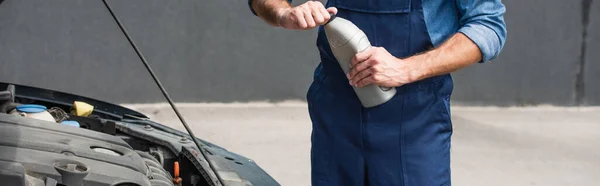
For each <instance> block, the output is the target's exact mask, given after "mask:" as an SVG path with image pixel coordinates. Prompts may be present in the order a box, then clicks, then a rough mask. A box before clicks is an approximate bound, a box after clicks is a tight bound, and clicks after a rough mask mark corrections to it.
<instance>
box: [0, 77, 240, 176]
mask: <svg viewBox="0 0 600 186" xmlns="http://www.w3.org/2000/svg"><path fill="white" fill-rule="evenodd" d="M15 91H16V90H15V86H13V85H8V86H7V88H6V90H4V91H0V183H1V185H10V186H80V185H85V186H203V185H220V183H219V182H218V181H217V180H216V179H215V178H216V175H215V174H216V173H215V172H212V171H209V169H207V166H208V160H206V159H204V158H202V157H201V156H199V153H198V151H197V150H198V149H197V148H196V147H195V146H194V144H193V143H192V140H191V139H189V136H185V135H180V133H176V132H173V131H169V130H168V129H163V128H161V127H160V126H159V125H153V122H151V121H149V120H148V119H147V118H145V117H144V116H143V115H141V114H137V113H133V111H131V112H130V113H129V114H123V113H119V112H117V111H114V110H113V111H110V110H106V109H104V110H103V109H102V108H101V107H98V108H94V103H92V104H89V103H86V101H87V100H85V99H83V101H78V100H76V99H75V100H74V101H73V103H72V104H70V105H67V104H59V103H57V102H55V101H53V100H52V99H46V100H44V99H39V98H36V99H30V98H28V97H27V96H26V95H25V96H15ZM50 97H52V95H50ZM98 105H100V104H98ZM94 109H98V110H94ZM207 145H210V144H207ZM205 152H207V153H209V154H212V153H211V152H210V151H208V150H206V151H205ZM231 160H232V161H231V162H230V163H231V165H230V164H220V165H221V166H224V167H227V166H235V164H238V165H239V166H241V165H243V163H242V162H239V161H237V160H234V159H233V158H231ZM225 173H232V172H225ZM235 178H237V179H238V180H237V181H238V182H239V183H240V185H252V184H251V183H249V182H247V181H246V180H243V179H241V178H240V176H239V175H237V174H235V173H234V174H233V176H230V178H228V179H235ZM234 181H236V180H234Z"/></svg>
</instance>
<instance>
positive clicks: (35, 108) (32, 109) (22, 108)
mask: <svg viewBox="0 0 600 186" xmlns="http://www.w3.org/2000/svg"><path fill="white" fill-rule="evenodd" d="M17 110H18V111H19V112H27V113H38V112H44V111H46V107H45V106H44V105H34V104H27V105H19V106H17Z"/></svg>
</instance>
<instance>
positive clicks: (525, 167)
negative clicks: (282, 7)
mask: <svg viewBox="0 0 600 186" xmlns="http://www.w3.org/2000/svg"><path fill="white" fill-rule="evenodd" d="M126 106H127V107H130V108H134V109H137V110H139V111H141V112H143V113H146V114H148V115H149V116H150V117H151V118H153V119H154V120H155V121H158V122H162V123H163V124H166V125H168V126H171V127H174V128H177V129H180V130H184V128H183V127H182V125H181V124H180V123H179V122H178V120H177V118H176V117H175V115H174V113H173V112H172V111H171V110H170V108H169V107H168V105H166V104H157V105H126ZM178 106H179V107H180V109H181V112H182V114H183V115H184V116H185V117H186V120H187V121H188V122H190V125H191V128H192V129H193V130H194V133H195V134H196V135H197V136H199V137H200V138H202V139H205V140H208V141H210V142H213V143H215V144H217V145H220V146H222V147H224V148H227V149H228V150H230V151H233V152H236V153H238V154H241V155H244V156H246V157H248V158H251V159H254V160H255V161H256V162H257V163H258V164H259V165H260V166H261V167H263V168H264V169H265V170H266V171H267V172H268V173H269V174H271V175H272V176H273V177H274V178H275V179H276V180H277V181H279V182H280V183H281V185H284V186H306V185H310V161H309V150H310V143H309V142H310V141H309V139H310V131H311V123H310V119H309V118H308V113H307V108H306V106H305V104H303V103H282V104H266V103H251V104H178ZM452 118H453V123H454V135H453V139H452V140H453V141H452V168H453V169H452V176H453V177H452V179H453V185H460V186H471V185H472V186H481V185H486V186H507V185H510V186H529V185H543V186H559V185H565V186H566V185H569V186H571V185H577V186H587V185H590V186H591V185H598V184H599V183H600V108H552V107H539V108H482V107H472V108H470V107H453V109H452Z"/></svg>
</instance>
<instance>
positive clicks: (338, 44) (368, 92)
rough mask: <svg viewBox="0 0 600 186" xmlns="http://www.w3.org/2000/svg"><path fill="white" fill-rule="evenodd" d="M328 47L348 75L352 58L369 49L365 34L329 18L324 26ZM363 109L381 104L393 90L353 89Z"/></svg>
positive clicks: (373, 87)
mask: <svg viewBox="0 0 600 186" xmlns="http://www.w3.org/2000/svg"><path fill="white" fill-rule="evenodd" d="M324 28H325V35H327V40H328V41H329V46H330V47H331V51H332V52H333V55H334V56H335V58H336V59H337V61H338V63H339V64H340V66H341V67H342V69H343V70H344V73H348V72H349V70H350V61H351V60H352V57H354V55H356V54H357V53H359V52H362V51H365V50H367V49H369V48H370V47H371V43H370V42H369V39H368V38H367V36H366V35H365V33H364V32H363V31H362V30H360V29H359V28H358V27H357V26H356V25H354V24H353V23H352V22H350V21H348V20H347V19H344V18H341V17H335V16H333V15H332V16H331V19H330V20H329V22H328V23H327V24H325V25H324ZM353 88H354V92H356V95H357V96H358V98H359V100H360V102H361V104H362V105H363V107H367V108H368V107H374V106H377V105H380V104H383V103H385V102H387V101H389V100H390V99H392V97H394V95H395V94H396V89H395V88H386V87H380V86H378V85H375V84H370V85H368V86H365V87H362V88H357V87H353Z"/></svg>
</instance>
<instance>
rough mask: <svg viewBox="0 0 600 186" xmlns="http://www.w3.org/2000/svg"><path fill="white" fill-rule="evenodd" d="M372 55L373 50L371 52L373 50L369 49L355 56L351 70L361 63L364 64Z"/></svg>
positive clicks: (351, 61) (351, 63)
mask: <svg viewBox="0 0 600 186" xmlns="http://www.w3.org/2000/svg"><path fill="white" fill-rule="evenodd" d="M372 54H373V50H371V49H367V50H365V51H363V52H360V53H357V54H356V55H354V57H352V60H350V68H352V67H354V66H356V64H358V63H360V62H363V61H365V60H367V59H369V58H370V57H371V55H372Z"/></svg>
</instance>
